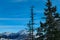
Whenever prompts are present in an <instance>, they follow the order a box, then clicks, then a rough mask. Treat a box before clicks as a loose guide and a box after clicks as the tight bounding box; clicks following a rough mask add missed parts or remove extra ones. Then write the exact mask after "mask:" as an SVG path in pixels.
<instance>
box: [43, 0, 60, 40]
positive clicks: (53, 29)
mask: <svg viewBox="0 0 60 40" xmlns="http://www.w3.org/2000/svg"><path fill="white" fill-rule="evenodd" d="M46 6H47V8H46V9H45V12H44V14H45V16H46V25H47V26H46V31H47V32H46V37H45V38H46V40H60V39H59V37H58V35H59V34H58V33H59V31H58V29H57V21H56V18H59V14H58V13H57V12H56V6H54V7H52V4H51V2H50V0H48V2H47V4H46Z"/></svg>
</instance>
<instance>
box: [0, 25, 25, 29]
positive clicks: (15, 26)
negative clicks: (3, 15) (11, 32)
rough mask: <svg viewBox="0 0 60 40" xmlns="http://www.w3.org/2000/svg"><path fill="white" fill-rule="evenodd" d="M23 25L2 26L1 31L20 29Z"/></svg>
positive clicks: (0, 26)
mask: <svg viewBox="0 0 60 40" xmlns="http://www.w3.org/2000/svg"><path fill="white" fill-rule="evenodd" d="M22 27H24V26H22V25H0V29H20V28H22Z"/></svg>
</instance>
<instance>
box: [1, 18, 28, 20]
mask: <svg viewBox="0 0 60 40" xmlns="http://www.w3.org/2000/svg"><path fill="white" fill-rule="evenodd" d="M0 20H29V18H0Z"/></svg>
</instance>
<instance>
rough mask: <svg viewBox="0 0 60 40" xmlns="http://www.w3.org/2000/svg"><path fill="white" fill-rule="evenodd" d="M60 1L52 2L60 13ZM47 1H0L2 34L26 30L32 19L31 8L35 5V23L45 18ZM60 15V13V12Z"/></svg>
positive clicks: (0, 30)
mask: <svg viewBox="0 0 60 40" xmlns="http://www.w3.org/2000/svg"><path fill="white" fill-rule="evenodd" d="M59 2H60V0H52V3H53V5H56V6H57V11H58V12H59V11H60V8H59V6H60V3H59ZM45 3H46V0H0V32H18V31H20V30H22V29H25V28H26V26H27V23H28V21H29V19H30V8H31V6H32V5H34V6H35V7H34V14H36V15H35V19H36V20H35V23H36V24H39V21H44V20H42V19H41V17H43V16H44V15H43V12H44V8H45ZM59 13H60V12H59ZM36 26H37V25H36Z"/></svg>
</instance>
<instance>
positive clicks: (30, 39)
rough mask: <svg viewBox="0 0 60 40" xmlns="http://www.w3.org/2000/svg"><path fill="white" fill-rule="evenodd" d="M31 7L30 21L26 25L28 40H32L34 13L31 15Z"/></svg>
mask: <svg viewBox="0 0 60 40" xmlns="http://www.w3.org/2000/svg"><path fill="white" fill-rule="evenodd" d="M33 7H34V6H32V7H31V17H30V18H31V20H30V21H29V23H28V32H29V37H28V40H34V35H33V33H34V13H33Z"/></svg>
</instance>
